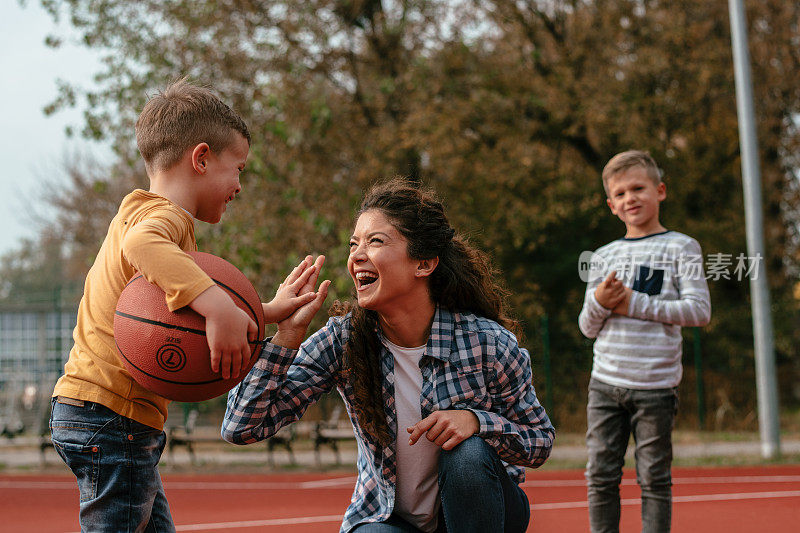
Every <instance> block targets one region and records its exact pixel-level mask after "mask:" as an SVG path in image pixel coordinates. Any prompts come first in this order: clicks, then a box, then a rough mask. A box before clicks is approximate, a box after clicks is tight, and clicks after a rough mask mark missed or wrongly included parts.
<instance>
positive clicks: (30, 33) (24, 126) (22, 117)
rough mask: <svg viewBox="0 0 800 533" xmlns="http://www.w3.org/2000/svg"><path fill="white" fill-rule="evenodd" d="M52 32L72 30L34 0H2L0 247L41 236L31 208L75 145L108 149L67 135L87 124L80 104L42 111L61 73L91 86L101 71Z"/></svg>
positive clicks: (103, 152) (98, 152) (87, 54)
mask: <svg viewBox="0 0 800 533" xmlns="http://www.w3.org/2000/svg"><path fill="white" fill-rule="evenodd" d="M49 33H57V34H58V35H61V36H67V35H68V33H69V26H67V25H66V24H64V22H63V21H62V23H61V26H58V27H57V26H56V25H55V23H54V22H53V21H52V19H51V18H50V17H49V16H48V15H47V14H46V13H45V12H44V10H43V9H42V8H41V7H39V1H38V0H28V2H26V6H25V7H24V8H22V7H20V6H19V4H18V2H17V0H3V7H1V8H0V50H2V52H0V73H2V83H0V117H2V122H0V124H2V128H0V155H2V167H0V254H2V253H5V252H8V251H9V250H11V249H13V248H16V247H17V246H18V243H19V241H20V239H21V238H22V237H24V236H28V237H30V236H33V235H35V226H34V225H33V224H34V223H33V220H32V217H31V216H30V213H31V212H32V211H33V210H39V211H41V208H42V207H43V205H42V204H41V203H37V200H36V198H37V196H39V195H40V193H41V191H42V189H43V187H44V186H45V184H44V182H45V181H46V180H48V179H52V178H53V177H57V175H58V173H57V172H56V170H57V169H58V168H59V167H61V166H62V165H61V162H62V161H63V159H64V157H65V155H66V154H69V153H74V152H76V151H78V152H81V153H91V154H94V155H95V156H98V157H103V156H107V155H108V150H107V149H105V148H104V147H103V146H99V145H97V144H95V143H89V142H87V141H85V140H81V139H75V138H73V139H68V138H67V136H66V135H65V133H64V128H65V126H67V125H72V126H74V127H75V129H79V128H80V127H81V126H82V118H81V112H82V110H80V109H75V110H68V111H63V112H59V113H57V114H56V115H52V116H50V117H46V116H45V115H44V113H43V112H42V109H43V108H44V106H45V105H47V104H48V103H50V102H51V101H52V100H53V98H54V97H55V95H56V94H57V91H56V80H57V79H59V78H60V79H63V80H65V81H68V82H72V83H77V84H79V85H81V86H83V87H91V86H92V81H91V80H92V75H93V74H95V73H96V72H98V71H99V70H100V63H99V60H98V58H97V55H96V54H93V53H92V52H91V51H89V50H87V49H85V48H80V47H78V46H76V45H74V44H72V43H69V42H66V41H65V44H64V45H63V46H62V47H61V48H59V49H57V50H53V49H52V48H48V47H46V46H45V45H44V38H45V36H46V35H48V34H49Z"/></svg>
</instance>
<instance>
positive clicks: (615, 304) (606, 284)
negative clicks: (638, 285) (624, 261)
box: [594, 270, 632, 315]
mask: <svg viewBox="0 0 800 533" xmlns="http://www.w3.org/2000/svg"><path fill="white" fill-rule="evenodd" d="M631 293H632V291H631V289H630V288H628V287H626V286H625V285H623V284H622V281H621V280H619V279H617V271H616V270H614V271H612V272H611V273H610V274H609V275H608V277H606V279H604V280H603V281H601V282H600V285H598V286H597V288H596V289H595V291H594V297H595V298H596V299H597V303H599V304H600V305H602V306H603V307H605V308H606V309H611V311H612V312H613V313H615V314H618V315H627V314H628V306H629V305H630V302H631Z"/></svg>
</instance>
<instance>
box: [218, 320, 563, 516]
mask: <svg viewBox="0 0 800 533" xmlns="http://www.w3.org/2000/svg"><path fill="white" fill-rule="evenodd" d="M349 333H350V315H345V316H344V317H333V318H331V319H330V320H329V321H328V323H327V325H326V326H325V327H323V328H322V329H320V330H319V331H317V332H316V333H315V334H314V335H312V336H311V337H309V338H308V339H307V340H306V341H305V342H304V343H303V344H302V346H301V347H300V350H299V351H297V350H289V349H286V348H282V347H280V346H276V345H274V344H271V343H269V342H268V343H267V344H266V345H265V347H264V350H263V352H262V354H261V358H260V359H259V360H258V361H257V362H256V364H255V366H254V367H253V369H252V370H251V371H250V373H249V374H248V375H247V376H246V377H245V379H244V381H243V382H242V383H240V384H239V385H238V386H237V387H236V388H234V389H233V390H232V391H231V392H230V393H229V395H228V405H227V410H226V412H225V419H224V421H223V424H222V437H223V438H224V439H225V440H227V441H228V442H232V443H235V444H249V443H252V442H256V441H259V440H262V439H265V438H268V437H269V436H271V435H273V434H274V433H275V432H276V431H278V429H280V428H281V427H282V426H285V425H287V424H290V423H292V422H294V421H296V420H298V419H300V417H301V416H302V415H303V413H304V412H305V410H306V409H307V408H308V406H309V405H311V404H312V403H314V402H315V401H317V400H318V399H319V397H320V396H321V395H322V394H323V393H325V392H327V391H329V390H331V389H332V388H333V387H336V388H337V389H338V391H339V394H340V395H341V396H342V398H343V399H344V402H345V407H346V408H347V411H348V414H349V416H350V420H351V422H352V424H353V428H354V430H355V435H356V441H357V444H358V460H357V467H358V478H357V480H356V486H355V489H354V492H353V497H352V500H351V504H350V506H349V507H348V508H347V511H346V512H345V515H344V519H343V523H342V526H341V531H342V532H347V531H350V530H351V529H353V528H354V527H355V526H356V525H358V524H360V523H365V522H382V521H384V520H386V519H388V518H389V516H390V515H391V514H392V510H393V508H394V499H395V487H396V479H397V472H396V458H395V450H394V444H391V445H390V446H387V447H384V446H382V445H380V444H379V443H378V442H376V440H375V439H374V438H372V437H370V436H369V435H367V434H366V433H365V432H364V431H363V430H362V429H361V427H360V426H359V424H358V419H357V417H356V415H355V413H354V412H353V409H352V401H353V397H354V395H353V389H352V386H351V385H350V384H349V383H348V382H347V381H346V380H345V379H344V378H343V376H342V372H341V370H342V349H343V347H344V345H345V344H346V343H347V339H348V336H349ZM378 357H379V358H380V364H381V369H382V373H383V384H382V391H383V397H384V402H385V413H386V419H387V422H388V426H389V430H390V432H391V433H392V439H391V442H392V443H394V442H395V440H396V435H397V412H396V409H395V398H394V382H395V378H394V358H393V356H392V354H391V353H390V351H389V350H388V348H386V347H385V346H383V347H382V348H381V353H380V354H378ZM420 370H421V371H422V379H423V382H422V393H421V395H420V407H421V413H422V417H423V418H425V417H426V416H428V415H430V414H431V413H433V412H434V411H437V410H441V409H469V410H471V411H472V412H473V413H475V415H476V416H477V417H478V421H479V423H480V429H479V431H478V433H477V435H478V436H480V437H482V438H483V439H485V440H486V442H487V443H489V444H490V445H491V446H492V447H493V448H494V449H495V450H496V451H497V453H498V455H499V456H500V458H501V459H502V460H503V461H504V462H505V464H506V465H507V467H506V468H507V471H508V473H509V474H510V476H511V478H512V479H514V480H515V481H517V482H518V483H521V482H522V481H524V479H525V469H524V467H525V466H529V467H537V466H540V465H541V464H542V463H544V461H545V460H546V459H547V457H548V456H549V455H550V450H551V448H552V445H553V439H554V436H555V430H554V429H553V426H552V425H551V423H550V420H549V418H548V417H547V414H546V413H545V411H544V408H542V406H541V405H540V404H539V401H538V400H537V398H536V392H535V390H534V387H533V383H532V374H531V363H530V356H529V355H528V352H527V351H526V350H525V349H522V348H520V347H519V346H518V345H517V340H516V338H515V337H514V335H513V334H512V333H511V332H509V331H508V330H506V329H505V328H503V327H501V326H500V325H498V324H497V323H495V322H493V321H491V320H488V319H485V318H481V317H477V316H475V315H472V314H467V313H463V314H462V313H451V312H450V311H448V310H446V309H443V308H437V309H436V312H435V314H434V319H433V324H432V328H431V335H430V338H429V340H428V343H427V346H426V348H425V355H424V356H423V357H422V360H421V361H420Z"/></svg>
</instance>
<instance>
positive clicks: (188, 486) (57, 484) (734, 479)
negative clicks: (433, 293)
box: [0, 475, 800, 491]
mask: <svg viewBox="0 0 800 533" xmlns="http://www.w3.org/2000/svg"><path fill="white" fill-rule="evenodd" d="M355 482H356V478H355V476H348V477H340V478H332V479H319V480H315V481H300V482H296V481H242V482H236V481H169V480H168V481H166V482H164V487H165V488H167V489H172V490H220V491H225V490H286V489H300V490H312V489H321V488H327V487H331V488H335V487H349V486H353V485H355ZM672 483H673V484H674V485H706V484H726V483H737V484H745V483H800V475H798V476H706V477H685V478H680V477H677V478H676V477H673V478H672ZM621 485H636V480H635V479H630V478H626V479H623V480H622V483H621ZM522 486H523V487H544V488H548V487H550V488H552V487H583V486H586V481H585V480H583V479H536V480H528V481H526V482H525V483H523V484H522ZM74 488H76V484H75V482H74V481H23V480H13V481H12V480H0V489H31V490H35V489H42V490H45V489H47V490H58V489H64V490H71V489H74Z"/></svg>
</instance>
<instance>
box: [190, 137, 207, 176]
mask: <svg viewBox="0 0 800 533" xmlns="http://www.w3.org/2000/svg"><path fill="white" fill-rule="evenodd" d="M209 155H211V147H210V146H208V144H206V143H200V144H198V145H197V146H195V147H194V148H192V168H193V169H194V171H195V172H197V173H198V174H205V173H206V170H207V169H208V156H209Z"/></svg>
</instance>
